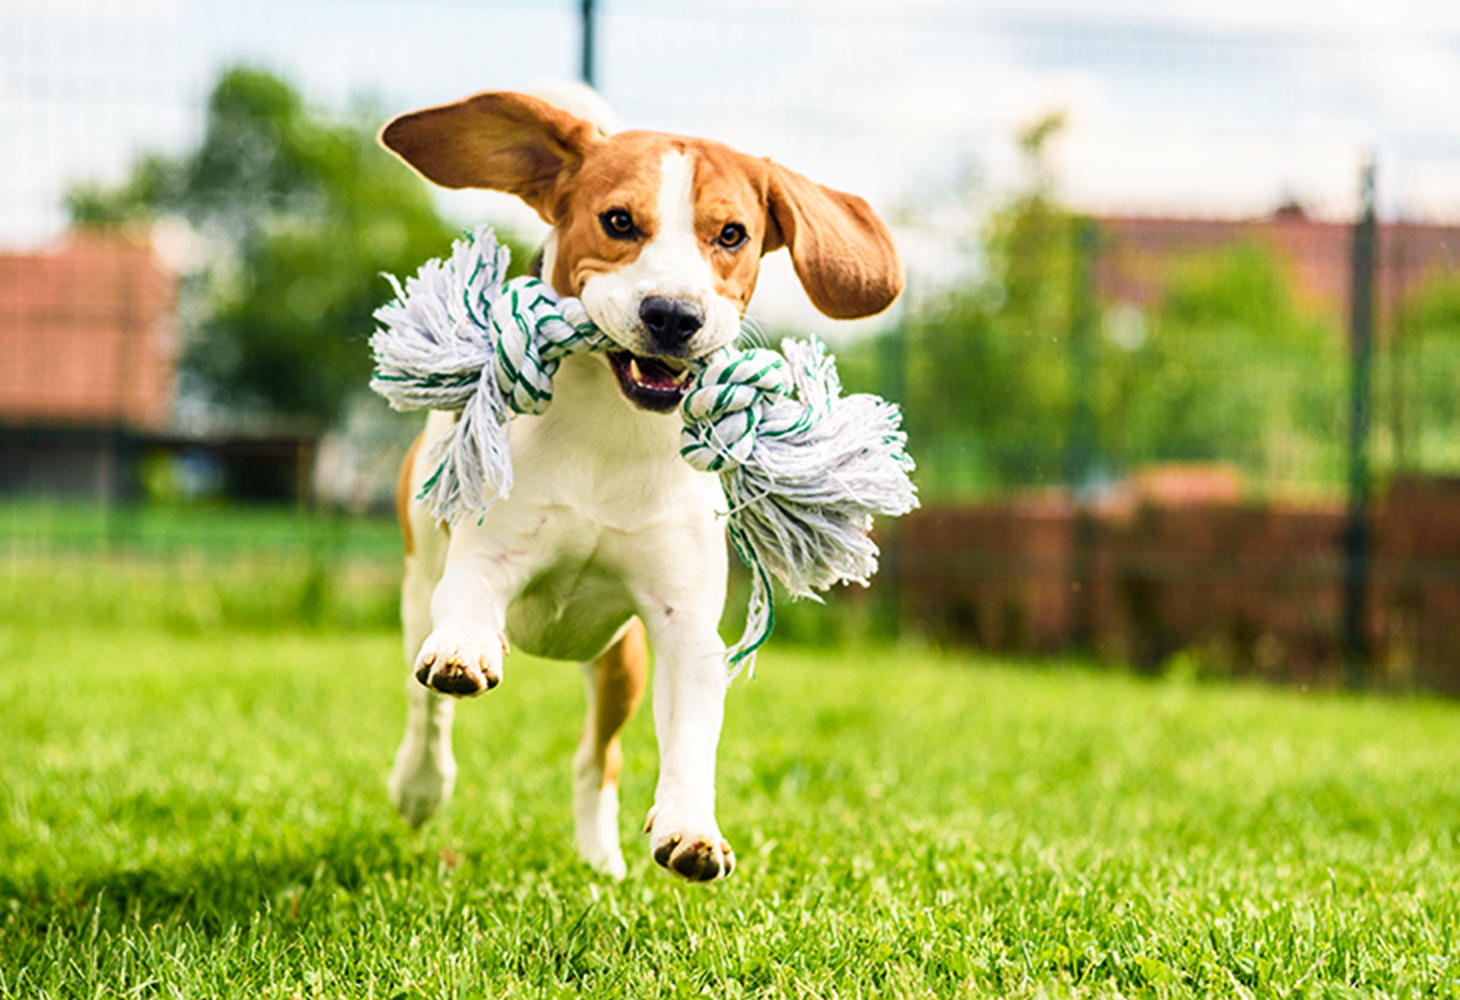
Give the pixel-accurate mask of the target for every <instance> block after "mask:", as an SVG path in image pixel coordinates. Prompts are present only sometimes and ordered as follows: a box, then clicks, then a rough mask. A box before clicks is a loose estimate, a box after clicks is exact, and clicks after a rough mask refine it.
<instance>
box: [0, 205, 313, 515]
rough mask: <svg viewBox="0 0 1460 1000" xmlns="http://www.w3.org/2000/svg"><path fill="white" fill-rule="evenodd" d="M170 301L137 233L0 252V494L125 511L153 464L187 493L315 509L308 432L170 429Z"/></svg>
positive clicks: (174, 338)
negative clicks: (179, 478)
mask: <svg viewBox="0 0 1460 1000" xmlns="http://www.w3.org/2000/svg"><path fill="white" fill-rule="evenodd" d="M177 302H178V278H177V276H176V275H175V274H173V273H171V272H170V271H168V269H167V268H165V267H164V266H163V264H162V263H161V262H160V261H159V260H158V258H157V255H156V254H155V253H154V251H153V249H152V247H151V245H150V244H149V243H148V242H147V241H146V240H145V239H138V238H136V237H135V236H132V235H123V234H119V233H98V232H73V233H70V234H68V235H67V236H66V237H65V238H64V239H63V240H62V241H61V242H60V243H59V244H58V245H57V246H56V247H55V248H54V249H52V250H49V251H45V252H38V253H7V254H0V494H10V495H34V496H50V497H70V498H76V499H91V500H106V501H112V500H124V499H129V498H133V497H136V496H139V495H140V494H141V493H142V485H143V484H142V469H143V465H144V461H146V460H150V459H152V458H156V459H158V460H160V463H161V464H162V465H163V466H166V467H168V468H171V469H173V470H174V471H177V470H181V471H182V472H183V473H184V476H183V478H184V479H185V480H186V482H185V483H184V492H188V491H189V489H188V488H189V486H191V490H192V491H194V492H197V491H200V490H201V491H206V492H216V493H221V494H223V495H226V496H229V497H232V498H236V499H246V500H265V501H289V500H303V499H306V498H307V497H309V495H310V484H311V479H312V475H313V464H314V451H315V435H314V434H313V433H309V432H299V431H277V430H265V431H250V430H246V429H238V428H234V429H230V430H227V431H222V432H207V433H200V432H197V431H189V432H183V431H180V430H179V429H178V428H177V426H176V423H175V420H174V407H173V403H174V397H175V394H176V391H177V358H178V347H179V331H178V318H177ZM174 478H175V477H174Z"/></svg>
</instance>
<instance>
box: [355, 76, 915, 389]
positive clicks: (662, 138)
mask: <svg viewBox="0 0 1460 1000" xmlns="http://www.w3.org/2000/svg"><path fill="white" fill-rule="evenodd" d="M380 140H381V142H382V143H383V144H384V145H385V146H386V147H387V148H388V149H390V150H391V151H392V152H394V153H395V154H396V155H398V156H399V157H400V158H401V159H403V160H405V161H406V163H408V164H410V165H411V166H412V167H413V168H415V169H416V170H417V171H418V172H419V173H421V174H422V175H423V176H424V177H426V178H427V179H428V180H431V181H434V182H435V183H437V184H440V185H442V186H444V187H451V188H463V187H479V188H491V189H494V190H497V191H506V192H509V193H511V194H515V195H517V196H518V197H519V198H521V199H522V200H523V201H525V202H526V203H527V204H529V205H531V206H532V207H533V208H534V209H535V210H536V211H537V213H538V214H539V215H540V216H542V218H543V219H544V220H545V221H546V222H547V223H548V224H549V225H551V226H552V227H553V234H552V236H551V237H549V240H548V246H547V254H546V257H545V266H544V275H543V276H544V278H545V279H547V280H548V281H549V282H550V283H551V284H552V286H553V288H554V289H555V290H556V291H557V292H558V293H559V294H561V295H574V296H578V297H579V298H581V299H582V300H583V305H584V307H585V308H586V309H587V311H588V315H589V317H591V318H592V320H593V321H594V323H596V324H597V325H598V327H599V328H600V329H601V330H602V331H603V332H604V333H606V334H607V335H608V337H609V338H610V339H611V340H613V342H614V343H615V344H617V345H618V346H619V347H620V348H621V350H619V351H612V352H609V363H610V364H611V365H612V366H613V369H614V371H615V373H616V374H617V376H618V380H619V385H620V386H621V387H622V388H623V391H624V394H625V395H626V396H627V397H628V398H629V399H630V400H631V401H632V402H633V403H634V404H635V405H637V406H640V407H642V408H644V409H648V410H654V411H659V412H664V411H668V410H671V409H673V408H674V407H675V406H677V405H678V403H679V401H680V397H681V396H682V395H683V392H684V387H685V382H686V378H685V375H686V371H687V369H686V368H685V362H686V361H688V360H691V359H694V358H698V357H701V356H703V355H706V354H709V353H710V352H712V351H714V350H716V349H718V348H721V347H724V346H725V345H727V344H729V343H730V342H731V341H733V340H734V339H735V337H736V335H737V334H738V333H739V330H740V320H741V316H742V314H743V313H744V311H745V307H746V304H747V303H748V302H749V301H750V296H751V293H752V292H754V291H755V282H756V276H757V275H758V274H759V272H760V258H761V255H762V254H765V253H769V252H770V251H772V250H776V249H778V248H780V247H786V248H788V249H789V251H790V253H791V260H792V263H793V264H794V266H795V269H796V274H797V275H798V276H799V277H800V279H801V284H802V286H803V287H804V288H805V289H806V293H807V295H809V296H810V298H811V301H812V303H813V304H815V306H816V307H817V308H818V309H820V310H821V311H822V312H823V313H825V314H826V315H828V316H831V317H834V318H836V319H853V318H856V317H860V316H870V315H872V314H873V313H877V312H880V311H882V310H883V309H885V308H887V306H888V305H890V304H891V303H892V300H893V299H895V298H896V297H897V294H898V292H900V291H901V290H902V267H901V264H900V263H899V261H898V257H897V250H896V249H895V247H894V246H893V243H892V238H891V236H890V235H889V233H888V231H887V227H886V226H884V225H883V224H882V222H881V220H880V219H878V218H877V216H876V215H874V214H873V212H872V210H871V209H870V208H869V207H868V206H867V203H866V202H865V201H863V200H862V199H861V198H858V197H856V196H854V195H849V194H843V193H841V192H840V191H833V190H831V189H830V188H826V187H823V186H821V185H819V184H815V183H813V182H811V181H809V180H807V179H806V178H805V177H802V176H801V175H800V174H797V173H794V172H792V171H790V170H787V169H786V168H784V167H782V166H779V165H778V164H775V163H772V162H771V161H769V160H764V159H757V158H755V157H752V156H747V155H745V154H743V153H739V152H736V151H735V150H733V149H730V148H729V147H727V146H724V145H721V144H719V143H715V142H709V141H706V140H703V139H690V138H685V137H682V136H674V135H665V134H663V133H659V132H620V133H617V134H615V135H611V136H605V135H603V134H602V133H601V132H599V131H598V129H597V128H596V127H594V126H593V125H592V124H590V123H589V122H586V121H584V120H582V119H580V118H576V117H574V116H573V115H571V114H569V113H568V112H566V111H563V110H561V109H559V108H557V107H555V106H553V105H551V104H548V103H546V102H545V101H541V100H538V99H537V98H533V97H529V96H526V95H524V94H514V93H484V94H477V95H475V96H473V97H469V98H466V99H465V100H462V101H458V102H456V103H455V104H445V105H441V106H439V107H433V108H426V109H424V110H421V111H415V112H411V113H410V114H406V115H402V116H400V117H399V118H396V119H395V120H394V121H392V122H390V124H388V125H386V126H385V128H384V129H383V130H382V131H381V133H380Z"/></svg>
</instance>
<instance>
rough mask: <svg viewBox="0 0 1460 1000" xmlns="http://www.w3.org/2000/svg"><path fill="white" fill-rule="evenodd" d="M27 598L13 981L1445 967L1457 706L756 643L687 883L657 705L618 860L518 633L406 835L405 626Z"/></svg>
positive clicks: (1091, 980) (730, 981)
mask: <svg viewBox="0 0 1460 1000" xmlns="http://www.w3.org/2000/svg"><path fill="white" fill-rule="evenodd" d="M73 571H74V570H73ZM32 589H34V588H32V587H29V586H27V585H26V584H25V581H24V580H23V579H22V580H21V581H20V583H19V584H16V583H15V579H14V577H12V580H11V593H10V594H9V595H8V596H10V597H13V598H16V599H17V600H19V599H20V598H21V597H22V596H25V595H21V594H19V592H18V590H27V591H29V590H32ZM61 596H64V595H58V599H59V598H60V597H61ZM28 599H29V601H30V603H29V604H27V605H25V606H26V607H27V608H30V609H31V610H32V611H33V612H34V613H33V614H29V615H25V616H19V615H16V616H12V615H6V616H4V617H0V734H3V737H0V740H3V742H0V746H3V751H4V752H3V756H0V995H3V996H16V997H22V996H23V997H55V998H68V1000H69V998H76V997H94V996H100V997H113V996H115V997H123V996H127V997H131V996H168V997H171V996H177V997H213V996H237V997H278V998H285V997H295V996H298V997H314V996H327V997H381V998H398V997H411V998H415V997H422V998H425V997H430V998H435V997H456V996H460V997H475V996H493V997H497V996H538V995H544V994H567V993H576V992H582V993H584V994H586V995H589V996H593V997H609V996H622V997H635V998H637V997H651V996H679V995H705V996H713V997H735V996H787V997H808V996H815V997H829V996H838V997H842V996H848V997H849V996H868V997H872V996H892V995H896V996H965V995H966V996H986V995H1009V996H1043V995H1059V996H1063V995H1078V996H1087V995H1088V996H1113V995H1116V994H1122V995H1126V996H1175V995H1215V996H1264V997H1266V996H1370V995H1375V996H1378V995H1392V996H1416V995H1428V996H1446V997H1456V996H1460V705H1456V704H1453V703H1442V702H1437V701H1428V700H1409V699H1404V700H1384V699H1372V700H1362V699H1350V698H1345V697H1340V696H1334V695H1328V694H1308V695H1305V694H1301V693H1297V692H1291V691H1271V690H1260V689H1255V688H1247V687H1238V688H1231V687H1216V686H1200V685H1192V684H1187V683H1181V682H1155V683H1153V682H1145V681H1138V680H1135V679H1132V678H1128V677H1123V676H1116V675H1110V674H1097V673H1093V672H1087V671H1085V670H1082V669H1077V668H1074V667H1069V666H1064V667H1061V666H1047V667H1043V668H1039V669H1034V668H1029V667H1022V668H1021V667H1016V666H1009V665H1002V664H999V663H995V662H990V661H987V660H982V659H971V658H969V657H967V656H961V655H952V654H937V653H931V652H927V651H918V650H896V649H888V648H873V649H843V650H839V651H834V652H833V651H823V652H817V653H805V652H795V651H788V650H786V649H784V648H781V649H775V648H773V650H772V651H771V652H770V653H769V654H767V655H765V656H764V657H763V658H762V660H761V666H760V671H759V677H758V678H757V679H755V680H753V681H749V682H745V681H741V682H738V683H737V684H736V685H735V687H734V688H733V689H732V691H731V694H730V700H729V706H728V721H727V728H726V732H725V736H724V740H723V742H722V747H721V755H720V761H721V776H720V783H719V794H720V821H721V826H722V827H723V829H724V831H725V833H726V835H727V836H728V837H729V838H730V839H731V840H732V842H733V843H734V844H735V847H736V851H737V854H738V857H739V867H738V868H737V870H736V872H735V874H734V876H733V877H732V878H731V879H730V880H729V881H728V882H727V883H725V884H723V885H718V886H712V887H708V888H707V887H702V886H690V885H683V884H680V883H678V882H677V881H675V880H674V879H673V878H672V877H670V876H669V875H667V874H666V873H665V872H663V871H662V870H660V869H658V868H657V867H656V866H655V865H654V864H653V863H652V861H651V860H650V859H649V858H648V856H647V852H646V850H645V845H644V843H643V840H642V838H641V837H639V836H638V835H637V833H635V832H633V831H636V830H637V826H638V823H639V822H640V821H641V820H642V817H643V815H644V812H645V810H646V809H647V807H648V805H649V802H650V796H651V792H652V787H653V780H654V741H653V733H652V726H651V725H650V719H649V713H648V712H647V711H645V712H641V713H640V716H639V718H638V719H636V720H635V722H634V724H633V726H632V727H631V731H630V733H629V734H628V738H627V742H626V751H627V760H626V767H625V787H624V816H623V825H624V830H625V836H626V841H627V847H628V851H627V855H628V861H629V877H628V879H627V880H626V881H624V882H622V883H620V884H612V883H609V882H606V881H604V880H602V879H600V878H598V877H595V876H594V875H592V874H591V873H590V872H588V871H587V870H585V869H584V868H583V867H582V866H580V865H579V864H578V862H577V861H576V860H575V858H574V855H573V850H572V831H571V820H570V816H569V810H568V784H569V769H568V761H569V757H570V754H571V750H572V746H573V743H574V740H575V737H576V734H577V730H578V727H579V724H580V720H581V711H582V707H581V693H580V687H579V684H580V682H579V678H578V675H577V672H576V671H575V670H574V669H572V668H570V667H566V666H564V665H562V664H552V663H539V662H533V661H531V660H527V659H525V658H523V657H521V656H514V657H513V658H512V659H510V660H509V661H508V673H507V680H506V683H505V684H504V685H503V686H502V687H500V688H498V689H497V690H495V691H493V692H492V693H491V694H489V695H487V696H486V697H484V698H482V699H480V700H477V701H474V702H471V703H468V704H465V705H463V706H462V708H461V710H460V711H459V713H458V728H457V748H458V759H459V762H460V765H461V776H460V779H459V783H458V788H457V794H456V798H455V800H454V801H453V802H452V803H451V804H450V805H449V806H448V807H447V810H446V811H445V812H444V813H443V814H442V815H441V816H440V817H438V818H437V820H436V821H434V822H433V823H432V824H430V825H428V826H427V827H426V828H425V829H423V830H422V831H420V832H412V831H410V830H408V829H406V828H405V827H404V826H403V825H402V824H401V823H400V822H399V821H398V820H397V819H396V817H395V815H394V814H393V812H392V811H391V809H390V806H389V804H388V802H387V801H386V798H385V793H384V779H385V773H386V770H387V768H388V766H389V762H390V758H391V754H392V752H393V750H394V747H395V743H396V740H397V739H398V737H399V730H400V724H401V717H402V714H403V699H402V694H401V689H402V686H403V683H404V673H405V671H404V666H403V664H402V663H401V661H400V656H399V652H398V648H397V645H398V643H397V639H396V637H395V635H394V634H393V633H391V632H389V631H385V630H381V629H378V628H373V627H367V626H360V627H356V628H352V629H348V630H347V629H344V628H331V627H329V626H328V622H325V623H324V624H323V625H316V626H315V627H313V628H310V629H307V630H299V629H291V628H277V627H252V628H237V627H231V626H226V625H225V626H217V627H209V626H208V624H207V622H206V621H201V622H199V621H195V620H194V619H193V618H188V617H187V616H184V618H185V619H186V621H187V622H190V623H191V624H188V625H187V626H186V627H181V626H178V625H177V623H176V622H172V623H171V624H168V621H170V620H168V619H165V618H161V619H158V621H149V620H148V616H147V615H145V614H138V615H134V616H131V617H129V616H128V615H127V614H126V613H124V611H125V609H124V607H123V605H125V604H126V603H127V602H126V601H125V600H115V599H114V602H113V603H115V604H116V605H117V607H113V608H110V609H109V610H108V611H107V613H106V614H104V615H100V616H97V617H89V616H84V615H83V616H79V617H78V616H76V615H74V614H72V613H69V612H68V613H54V614H50V615H47V614H44V613H42V611H41V610H40V609H41V607H42V605H43V604H45V602H44V601H42V600H40V599H38V598H36V597H35V595H34V594H30V595H29V598H28ZM59 606H61V607H67V605H66V604H65V603H64V601H63V602H62V604H61V605H59ZM326 607H328V605H326ZM205 617H206V616H205ZM371 618H372V616H367V620H369V619H371Z"/></svg>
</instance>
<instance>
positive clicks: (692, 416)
mask: <svg viewBox="0 0 1460 1000" xmlns="http://www.w3.org/2000/svg"><path fill="white" fill-rule="evenodd" d="M795 387H796V386H795V382H794V381H793V379H792V378H791V372H790V370H789V369H788V368H787V366H786V360H785V358H783V357H782V356H781V355H780V354H778V353H776V352H775V351H771V350H766V349H765V348H755V349H753V350H749V351H738V352H737V351H731V350H728V349H726V350H723V351H720V352H718V353H717V354H715V355H714V356H713V357H712V358H711V360H710V362H709V364H707V365H706V366H705V368H704V370H703V371H701V372H700V373H699V375H698V376H696V378H695V383H694V388H692V389H691V390H690V391H689V392H688V393H686V394H685V397H684V402H682V403H681V404H680V410H681V411H682V413H683V415H684V432H683V434H682V435H681V438H680V440H681V446H680V449H679V453H680V455H681V456H683V458H684V460H685V461H686V462H688V463H689V464H690V465H693V466H694V467H695V468H696V469H699V470H700V471H702V472H728V471H730V470H732V469H735V468H738V467H739V466H740V465H742V464H744V463H745V462H746V461H747V460H748V459H749V458H750V456H751V452H752V451H754V449H755V442H756V439H757V438H758V437H759V436H760V435H762V434H771V433H775V432H776V426H775V425H778V424H781V423H783V422H784V420H777V419H775V417H774V416H773V415H772V414H773V412H774V411H773V404H774V403H776V402H778V401H780V400H782V399H785V398H787V397H789V396H790V395H791V394H792V392H794V390H795Z"/></svg>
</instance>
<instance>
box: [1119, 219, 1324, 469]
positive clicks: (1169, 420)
mask: <svg viewBox="0 0 1460 1000" xmlns="http://www.w3.org/2000/svg"><path fill="white" fill-rule="evenodd" d="M1292 285H1293V278H1292V276H1291V275H1290V274H1289V273H1288V271H1287V269H1286V268H1285V267H1284V266H1283V265H1282V263H1281V262H1280V261H1279V260H1278V259H1277V257H1276V256H1275V255H1274V253H1273V252H1272V251H1271V250H1270V249H1268V248H1267V247H1264V246H1261V245H1258V244H1253V243H1244V244H1237V245H1234V246H1231V247H1226V248H1222V249H1217V250H1212V251H1208V252H1205V253H1200V254H1196V255H1193V256H1191V257H1188V258H1187V259H1185V260H1182V261H1180V262H1179V263H1177V264H1174V265H1172V266H1171V267H1170V268H1169V269H1168V270H1167V272H1166V273H1165V275H1164V276H1163V290H1162V294H1161V296H1160V298H1159V299H1158V300H1157V301H1156V302H1155V303H1154V304H1153V305H1152V306H1151V307H1150V308H1149V309H1148V311H1147V312H1146V313H1145V314H1144V315H1142V316H1140V317H1138V318H1137V320H1136V321H1137V322H1138V324H1139V332H1138V333H1137V334H1136V335H1134V336H1132V335H1130V334H1128V333H1122V332H1121V331H1119V330H1117V329H1115V326H1116V324H1117V323H1118V322H1119V320H1118V319H1117V318H1116V317H1115V316H1114V315H1112V316H1110V317H1108V322H1107V330H1108V335H1107V337H1106V338H1104V343H1103V344H1102V345H1101V352H1102V359H1101V366H1100V368H1101V377H1100V380H1099V384H1100V390H1101V405H1100V409H1101V413H1102V427H1103V428H1104V429H1105V438H1104V445H1105V449H1106V455H1107V457H1108V459H1109V460H1110V461H1111V462H1112V464H1113V465H1114V466H1115V467H1116V468H1127V469H1128V468H1131V467H1133V466H1136V465H1140V464H1143V463H1148V462H1169V461H1207V460H1221V461H1226V462H1232V463H1235V464H1237V465H1239V466H1240V467H1242V468H1243V469H1245V470H1246V471H1248V472H1249V473H1251V474H1253V475H1255V476H1257V477H1258V478H1259V479H1261V480H1266V481H1270V482H1278V481H1286V482H1289V483H1292V482H1297V481H1308V482H1312V483H1314V484H1320V483H1328V484H1331V483H1334V482H1337V478H1336V477H1338V476H1339V475H1341V471H1342V470H1341V462H1342V460H1343V455H1342V451H1341V443H1342V438H1341V435H1337V434H1335V433H1333V428H1335V427H1338V426H1342V422H1343V420H1344V410H1343V403H1344V394H1343V379H1344V373H1345V360H1344V348H1343V340H1342V337H1341V336H1339V334H1338V332H1337V331H1336V330H1333V329H1330V328H1328V327H1327V326H1325V324H1324V323H1323V322H1321V321H1320V320H1318V319H1315V318H1313V317H1311V316H1307V315H1305V314H1304V313H1303V312H1302V311H1301V310H1300V309H1299V308H1298V306H1297V304H1296V303H1295V302H1294V301H1293V296H1292V292H1291V288H1292Z"/></svg>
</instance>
